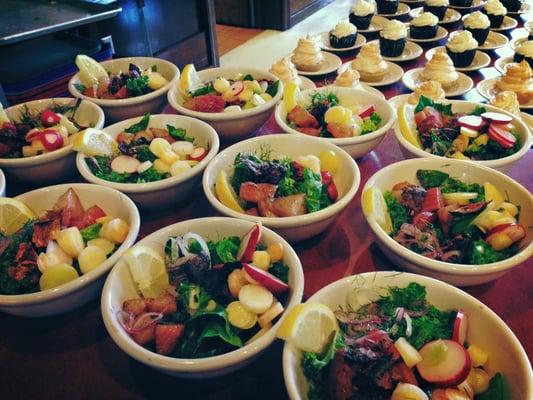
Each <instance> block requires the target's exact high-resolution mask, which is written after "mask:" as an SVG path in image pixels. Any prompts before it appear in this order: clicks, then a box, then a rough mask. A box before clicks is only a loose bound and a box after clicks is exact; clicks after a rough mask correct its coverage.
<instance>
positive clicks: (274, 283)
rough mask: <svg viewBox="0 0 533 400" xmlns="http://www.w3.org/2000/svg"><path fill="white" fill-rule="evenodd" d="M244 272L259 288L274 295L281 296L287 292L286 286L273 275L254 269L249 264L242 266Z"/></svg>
mask: <svg viewBox="0 0 533 400" xmlns="http://www.w3.org/2000/svg"><path fill="white" fill-rule="evenodd" d="M243 267H244V271H245V272H246V273H247V274H248V275H249V276H250V278H252V279H253V280H254V281H256V282H257V283H258V284H260V285H261V286H264V287H265V288H267V289H268V290H270V291H271V292H272V293H274V294H275V295H278V294H281V293H283V292H286V291H287V290H289V285H287V284H286V283H285V282H283V281H282V280H280V279H278V278H276V277H275V276H274V275H272V274H271V273H269V272H267V271H263V270H262V269H259V268H256V267H254V266H253V265H251V264H243Z"/></svg>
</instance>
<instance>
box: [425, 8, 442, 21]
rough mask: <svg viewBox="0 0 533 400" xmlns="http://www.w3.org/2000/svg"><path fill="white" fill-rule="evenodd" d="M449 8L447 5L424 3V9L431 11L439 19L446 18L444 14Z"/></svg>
mask: <svg viewBox="0 0 533 400" xmlns="http://www.w3.org/2000/svg"><path fill="white" fill-rule="evenodd" d="M447 9H448V7H446V6H437V7H435V6H428V5H427V4H424V11H427V12H430V13H431V14H433V15H434V16H435V17H437V18H438V19H439V21H441V20H442V19H444V15H445V14H446V10H447Z"/></svg>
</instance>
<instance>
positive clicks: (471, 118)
mask: <svg viewBox="0 0 533 400" xmlns="http://www.w3.org/2000/svg"><path fill="white" fill-rule="evenodd" d="M457 123H458V124H459V125H460V126H464V127H465V128H468V129H472V130H475V131H477V130H479V129H481V128H482V127H483V125H485V121H483V118H481V117H480V116H478V115H464V116H462V117H460V118H458V119H457Z"/></svg>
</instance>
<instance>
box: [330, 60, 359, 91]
mask: <svg viewBox="0 0 533 400" xmlns="http://www.w3.org/2000/svg"><path fill="white" fill-rule="evenodd" d="M360 77H361V75H359V72H357V71H356V70H355V69H353V68H352V66H351V65H348V68H346V69H345V70H344V71H343V72H342V73H341V74H339V76H337V79H335V82H333V86H340V87H350V88H354V87H357V86H358V85H359V78H360Z"/></svg>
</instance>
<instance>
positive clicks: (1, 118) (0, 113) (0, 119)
mask: <svg viewBox="0 0 533 400" xmlns="http://www.w3.org/2000/svg"><path fill="white" fill-rule="evenodd" d="M4 122H11V120H10V119H9V117H8V116H7V113H6V110H4V106H3V105H2V103H0V126H2V125H3V124H4Z"/></svg>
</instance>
